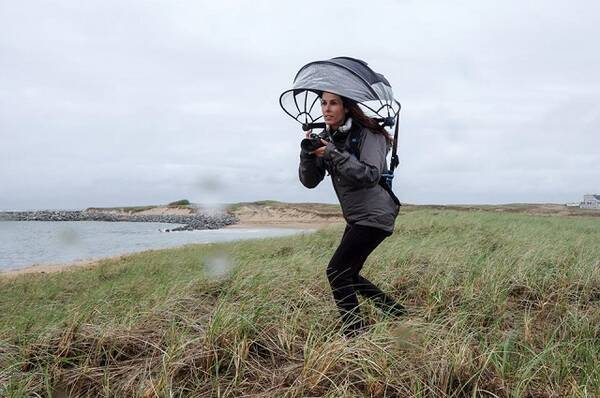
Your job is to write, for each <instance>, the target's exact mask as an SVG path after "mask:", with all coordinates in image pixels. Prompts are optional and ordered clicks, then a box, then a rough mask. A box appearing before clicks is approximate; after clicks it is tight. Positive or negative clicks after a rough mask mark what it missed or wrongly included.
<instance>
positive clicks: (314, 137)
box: [300, 130, 331, 154]
mask: <svg viewBox="0 0 600 398" xmlns="http://www.w3.org/2000/svg"><path fill="white" fill-rule="evenodd" d="M322 139H323V140H325V141H329V142H331V137H330V135H329V132H328V131H325V130H323V131H322V132H320V133H319V134H316V133H310V135H309V137H308V138H305V139H303V140H302V141H301V142H300V147H301V148H302V151H304V153H307V154H308V153H310V152H312V151H314V150H315V149H319V148H321V147H322V146H323V143H322V142H321V140H322Z"/></svg>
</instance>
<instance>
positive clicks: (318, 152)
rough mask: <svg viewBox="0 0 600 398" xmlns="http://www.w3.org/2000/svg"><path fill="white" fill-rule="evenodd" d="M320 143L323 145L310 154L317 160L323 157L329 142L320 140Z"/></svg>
mask: <svg viewBox="0 0 600 398" xmlns="http://www.w3.org/2000/svg"><path fill="white" fill-rule="evenodd" d="M321 143H322V144H323V146H322V147H320V148H317V149H315V150H314V151H312V152H311V154H312V155H315V156H316V157H318V158H322V157H323V156H325V149H327V144H329V142H327V141H325V140H324V139H322V138H321Z"/></svg>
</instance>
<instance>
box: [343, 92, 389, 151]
mask: <svg viewBox="0 0 600 398" xmlns="http://www.w3.org/2000/svg"><path fill="white" fill-rule="evenodd" d="M341 98H342V102H343V104H344V107H345V108H346V109H348V115H349V116H350V117H351V118H352V120H354V121H355V122H357V123H358V124H359V125H361V126H363V127H366V128H368V129H369V130H371V131H372V132H373V133H374V134H381V135H383V136H384V137H385V141H386V142H387V143H388V145H391V144H392V142H393V139H392V137H390V135H389V134H388V132H387V131H386V129H385V128H384V127H383V126H382V125H380V124H379V123H378V122H377V121H376V120H375V119H373V118H370V117H368V116H367V115H365V113H364V112H363V111H362V109H360V107H359V106H358V104H357V103H356V102H355V101H352V100H350V99H348V98H346V97H341Z"/></svg>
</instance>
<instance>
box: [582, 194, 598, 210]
mask: <svg viewBox="0 0 600 398" xmlns="http://www.w3.org/2000/svg"><path fill="white" fill-rule="evenodd" d="M579 207H580V208H582V209H600V195H583V202H581V203H580V204H579Z"/></svg>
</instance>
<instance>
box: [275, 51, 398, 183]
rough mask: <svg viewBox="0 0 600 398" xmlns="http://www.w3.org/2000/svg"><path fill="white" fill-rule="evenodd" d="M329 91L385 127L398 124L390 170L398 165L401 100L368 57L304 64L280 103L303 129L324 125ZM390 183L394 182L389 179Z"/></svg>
mask: <svg viewBox="0 0 600 398" xmlns="http://www.w3.org/2000/svg"><path fill="white" fill-rule="evenodd" d="M324 91H327V92H330V93H333V94H337V95H340V96H342V97H346V98H349V99H351V100H353V101H356V102H357V103H358V105H359V106H360V107H362V109H363V111H364V112H365V114H366V115H367V116H369V117H372V118H374V119H376V120H377V121H379V122H380V123H382V124H383V126H386V127H392V126H394V125H395V133H394V144H393V150H392V160H391V162H390V163H391V164H390V172H391V173H392V174H393V172H394V168H395V167H396V166H397V165H398V155H397V145H398V144H397V142H398V124H399V116H400V108H401V107H400V102H398V101H396V100H395V99H394V94H393V92H392V86H391V85H390V83H389V82H388V81H387V79H386V78H385V77H384V76H383V75H382V74H379V73H376V72H374V71H373V70H372V69H371V68H369V66H368V64H367V63H366V62H365V61H362V60H360V59H356V58H350V57H336V58H332V59H329V60H326V61H314V62H310V63H308V64H306V65H304V66H303V67H302V68H301V69H300V70H299V71H298V73H297V74H296V77H295V78H294V87H293V88H292V89H290V90H287V91H284V92H283V93H282V94H281V96H280V97H279V104H280V105H281V108H282V109H283V110H284V112H285V113H287V114H288V115H290V116H291V117H292V118H294V119H295V120H296V121H298V122H299V123H301V124H302V128H303V130H305V131H307V130H310V129H312V128H319V127H320V128H324V127H325V123H323V122H319V120H320V119H321V118H322V117H323V115H322V113H321V107H320V103H318V102H319V99H320V96H321V94H322V93H323V92H324ZM390 183H391V182H390Z"/></svg>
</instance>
